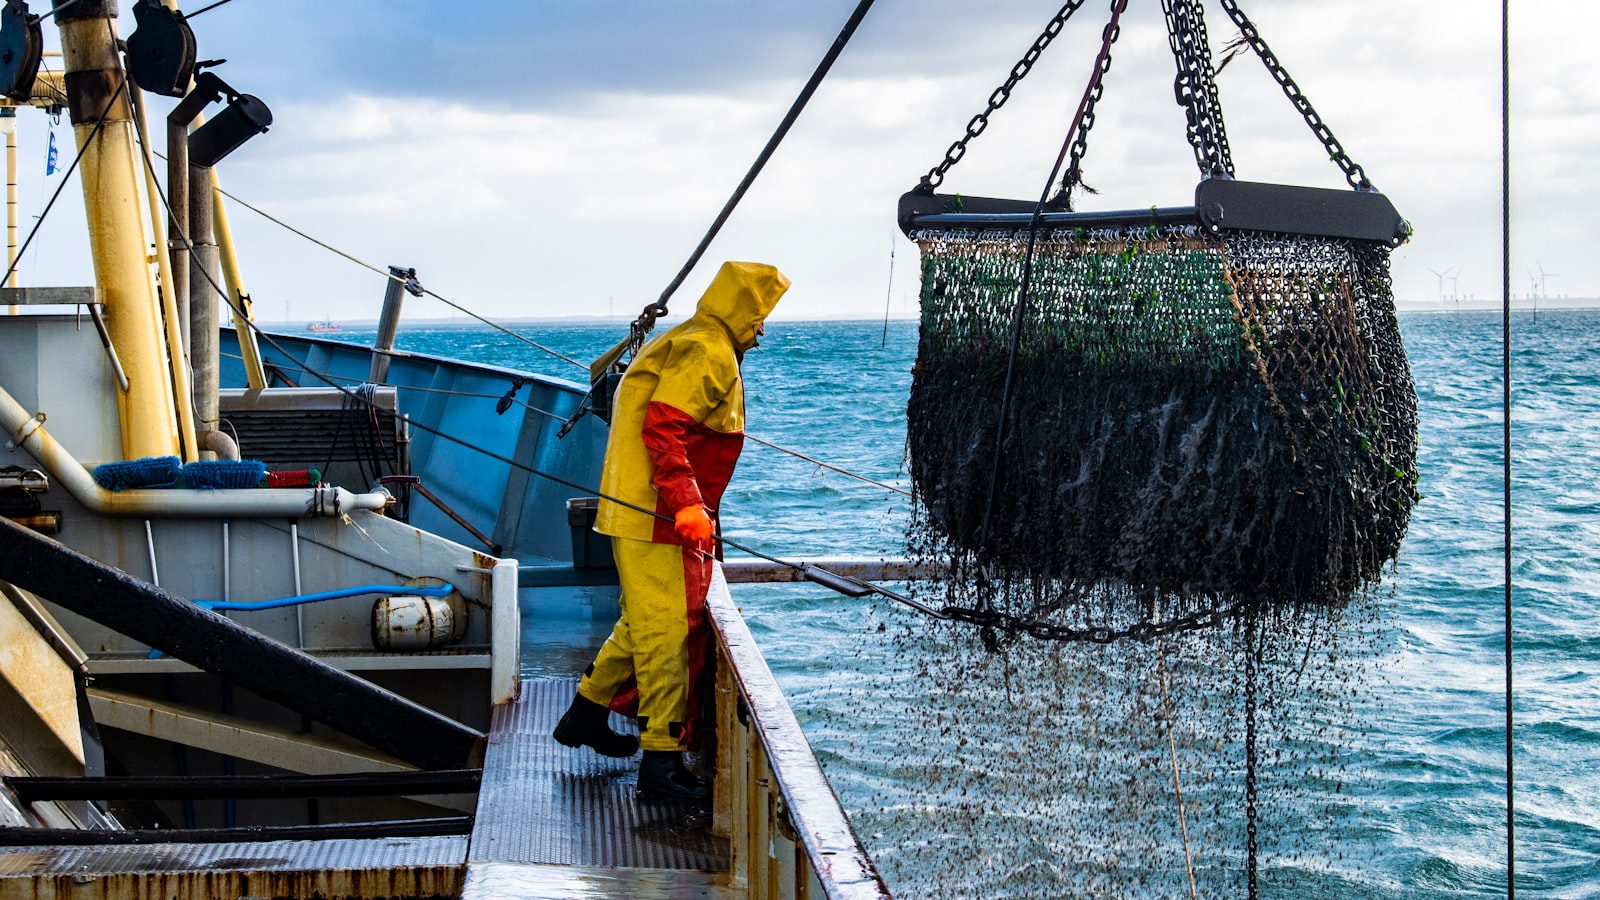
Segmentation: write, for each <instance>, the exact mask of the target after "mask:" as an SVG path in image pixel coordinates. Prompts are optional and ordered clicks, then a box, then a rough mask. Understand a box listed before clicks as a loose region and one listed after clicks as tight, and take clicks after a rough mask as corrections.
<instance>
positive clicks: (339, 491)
mask: <svg viewBox="0 0 1600 900" xmlns="http://www.w3.org/2000/svg"><path fill="white" fill-rule="evenodd" d="M44 418H45V417H44V415H43V414H42V413H41V414H40V415H38V416H32V415H29V414H28V411H27V410H25V409H23V408H22V405H21V404H19V403H17V401H16V400H15V399H14V398H13V397H12V396H11V394H10V393H8V392H7V391H6V390H5V388H0V432H3V433H4V434H5V436H6V438H7V440H8V441H9V442H10V444H9V447H8V449H10V448H12V447H21V448H22V449H24V450H26V451H28V455H30V456H32V457H33V458H34V459H36V460H38V462H39V464H40V465H42V466H44V467H45V470H46V471H48V472H49V473H50V477H52V478H54V479H55V480H56V482H57V483H58V484H60V485H61V486H62V487H64V488H66V489H67V493H69V494H71V495H72V498H73V499H74V500H77V501H78V502H79V503H81V504H83V505H84V506H86V507H88V508H89V509H91V510H93V511H94V512H97V513H101V514H103V515H108V516H141V517H149V518H173V517H195V518H214V517H218V516H238V517H240V518H260V519H266V518H279V519H304V518H309V517H312V516H342V515H344V514H345V513H348V512H350V511H352V510H357V509H371V510H380V509H384V508H386V507H387V506H388V505H389V504H391V503H393V502H394V497H393V496H392V495H391V494H390V493H389V492H388V491H385V490H381V489H380V490H376V491H372V492H370V493H366V494H353V493H351V492H349V491H347V490H345V489H344V488H340V487H316V488H266V489H261V488H251V489H247V490H238V491H220V490H219V491H195V490H178V489H161V490H133V491H108V490H106V489H105V488H103V487H101V486H100V485H98V484H96V483H95V480H94V477H93V476H92V475H90V474H89V472H88V470H87V469H85V468H84V467H83V464H82V463H80V462H78V461H77V460H76V459H74V458H73V456H72V454H70V453H68V452H67V450H66V448H64V447H62V446H61V445H60V444H58V443H56V439H55V438H53V437H51V436H50V433H49V432H47V431H45V428H44Z"/></svg>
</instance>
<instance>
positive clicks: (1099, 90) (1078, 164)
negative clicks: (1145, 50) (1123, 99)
mask: <svg viewBox="0 0 1600 900" xmlns="http://www.w3.org/2000/svg"><path fill="white" fill-rule="evenodd" d="M1121 33H1122V25H1121V23H1120V22H1117V21H1112V22H1110V23H1108V24H1107V25H1106V30H1105V31H1103V32H1101V40H1102V41H1103V42H1104V43H1105V46H1106V52H1105V53H1104V54H1103V55H1102V56H1101V57H1100V71H1099V72H1098V73H1096V74H1095V76H1094V87H1093V88H1092V89H1091V91H1090V93H1089V102H1088V103H1087V104H1085V105H1084V107H1083V116H1082V118H1080V119H1079V120H1078V133H1077V137H1076V138H1074V139H1073V142H1072V156H1071V161H1070V162H1069V163H1068V164H1067V174H1066V175H1064V176H1062V178H1061V193H1060V194H1059V195H1058V197H1057V199H1058V201H1059V203H1060V205H1062V206H1064V207H1066V208H1067V209H1071V208H1072V192H1073V190H1074V189H1075V188H1077V187H1078V186H1079V185H1081V184H1083V172H1082V166H1083V155H1084V153H1085V152H1087V151H1088V149H1089V129H1091V128H1093V127H1094V108H1095V104H1097V103H1099V102H1100V97H1101V96H1102V95H1103V94H1105V92H1106V81H1105V78H1106V73H1108V72H1110V71H1111V45H1112V44H1115V43H1116V42H1117V37H1118V36H1120V35H1121Z"/></svg>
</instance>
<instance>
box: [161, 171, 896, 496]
mask: <svg viewBox="0 0 1600 900" xmlns="http://www.w3.org/2000/svg"><path fill="white" fill-rule="evenodd" d="M156 155H157V156H161V154H159V153H157V154H156ZM162 158H165V157H162ZM216 190H217V193H219V194H222V195H223V196H224V197H227V198H228V199H229V200H232V201H233V202H235V203H237V204H239V205H240V206H242V207H244V208H245V209H248V210H250V211H251V212H253V213H255V214H256V215H258V216H261V217H262V218H264V219H266V220H267V221H269V222H271V223H273V224H274V225H277V226H278V227H280V228H283V229H284V230H286V231H289V232H290V233H292V234H295V235H298V236H299V237H302V238H304V239H305V240H307V241H310V242H311V243H313V244H316V245H317V246H318V247H321V248H323V249H324V250H327V251H328V252H330V253H333V254H334V255H336V256H340V257H343V258H344V259H346V260H349V261H350V262H353V263H355V264H356V265H358V266H361V267H362V268H364V269H367V270H369V271H371V272H373V273H375V274H378V275H381V276H383V277H384V278H387V279H389V280H391V281H395V282H398V283H400V284H404V283H406V281H405V279H404V278H400V277H398V276H396V275H395V274H394V273H392V272H390V271H389V270H388V269H386V268H380V267H378V266H375V265H373V264H372V263H370V262H367V261H366V260H364V259H362V258H361V257H359V256H356V255H355V254H353V253H350V252H348V251H346V250H342V249H340V248H338V247H336V246H334V245H333V244H330V243H328V242H327V241H324V240H322V239H321V238H318V237H316V236H314V235H312V234H309V233H307V232H305V231H303V230H301V229H300V228H297V227H295V226H294V225H291V224H289V223H288V222H285V221H283V220H282V219H280V218H278V217H277V216H274V215H272V214H271V213H269V212H267V211H266V210H264V209H261V208H260V207H258V206H255V205H254V204H252V203H250V202H249V201H247V200H242V199H240V198H239V196H238V195H236V194H233V193H230V192H228V191H226V190H223V189H222V188H217V189H216ZM423 293H424V294H426V295H428V296H430V297H432V298H434V299H435V300H438V301H440V302H442V303H444V304H445V305H447V306H450V307H452V308H454V309H457V310H460V311H461V312H463V313H465V314H467V315H468V316H471V317H472V318H474V319H476V320H478V321H479V322H482V323H483V324H485V325H488V326H489V327H490V328H493V329H494V330H496V331H499V332H501V333H503V334H506V335H509V336H511V337H513V338H516V339H517V340H519V341H521V342H523V343H524V344H527V345H529V346H531V347H533V348H534V349H536V350H541V351H543V352H545V353H548V354H550V355H551V356H554V357H556V358H557V359H560V360H563V361H565V362H569V363H572V364H573V365H575V366H579V367H581V368H583V369H585V370H587V369H588V368H589V367H588V366H587V365H586V364H584V363H583V362H580V361H579V360H577V359H574V358H572V357H571V356H568V355H566V354H565V353H562V352H560V351H559V350H555V349H553V348H551V347H547V346H545V345H544V344H541V343H539V342H538V341H535V340H533V339H532V338H529V337H527V336H525V335H523V334H521V333H519V332H516V331H513V330H511V329H510V328H507V327H506V326H504V325H501V324H500V323H498V322H495V321H493V320H492V319H489V318H486V317H484V316H482V315H480V314H479V313H476V312H473V311H472V310H470V309H468V308H467V307H465V306H462V305H461V304H459V303H456V302H454V301H452V300H447V299H445V298H444V297H441V296H439V295H438V294H436V293H434V292H433V291H432V290H430V289H428V288H423ZM408 390H426V389H425V388H408ZM519 402H520V401H519ZM522 405H524V406H526V404H522ZM528 408H529V409H533V411H534V412H537V413H540V414H541V415H546V416H552V417H554V418H558V419H560V420H561V421H562V422H565V421H567V417H565V416H555V415H554V414H553V413H550V412H548V411H546V410H542V409H537V408H535V407H528ZM745 437H746V438H748V439H750V440H752V441H755V442H756V443H758V444H761V445H763V446H765V447H769V448H771V449H773V450H776V451H778V452H779V453H786V454H788V455H790V456H793V457H794V458H796V459H800V460H804V461H805V462H808V463H812V464H813V465H817V466H820V467H822V468H824V469H827V470H829V471H830V472H837V473H839V474H840V475H844V476H847V477H849V478H853V479H855V480H856V481H860V482H862V483H864V484H870V485H873V486H874V487H879V488H882V489H884V490H886V491H892V492H894V493H897V494H902V495H904V496H907V497H909V496H911V492H910V491H908V490H906V489H905V488H902V487H897V486H895V485H892V484H886V483H884V482H881V481H877V480H874V479H872V478H869V477H867V476H865V475H862V474H860V473H857V472H852V471H850V470H849V469H846V468H844V467H843V466H839V465H835V464H833V463H828V462H823V461H822V460H820V459H817V458H815V457H813V456H809V455H807V454H805V453H801V452H800V451H798V450H794V449H791V448H789V447H784V446H781V445H779V444H775V443H773V442H771V441H768V440H764V439H762V438H759V437H756V436H755V435H752V434H748V433H747V434H746V435H745Z"/></svg>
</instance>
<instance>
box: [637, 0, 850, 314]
mask: <svg viewBox="0 0 1600 900" xmlns="http://www.w3.org/2000/svg"><path fill="white" fill-rule="evenodd" d="M873 2H874V0H861V2H859V3H857V4H856V8H855V11H854V12H852V13H850V18H849V19H847V20H845V23H844V27H843V28H842V29H840V31H839V36H838V37H836V38H834V39H833V44H832V45H831V46H829V47H828V52H827V53H825V54H823V56H822V61H821V62H819V63H817V68H816V69H815V70H814V71H813V72H812V73H811V77H810V78H809V79H808V80H807V81H806V83H805V87H802V88H801V89H800V94H799V96H797V97H795V98H794V102H793V103H791V104H790V105H789V111H788V113H786V114H785V115H784V117H783V121H781V122H779V123H778V128H777V130H776V131H774V132H772V136H771V137H769V138H767V143H766V146H764V147H762V148H761V152H760V153H759V154H757V155H756V159H755V162H753V163H751V164H750V168H749V170H748V171H746V172H745V173H744V178H743V179H741V180H740V181H739V184H738V186H737V187H735V188H734V189H733V194H732V195H731V196H729V197H728V202H726V203H724V204H723V205H722V211H721V212H719V213H717V217H716V218H715V219H713V220H712V221H711V227H710V228H707V229H706V233H705V234H704V235H703V236H702V237H701V238H700V243H699V244H698V245H696V246H695V248H694V252H692V253H690V254H689V258H688V259H687V260H685V261H684V263H683V267H682V268H681V269H679V270H678V274H677V275H675V276H673V279H672V280H671V281H670V282H668V283H667V286H666V288H665V289H664V290H663V291H662V292H661V296H660V297H657V298H656V300H655V302H654V303H650V304H647V305H646V306H645V308H644V310H643V311H641V312H640V313H639V317H638V318H637V319H635V320H634V322H633V325H632V326H631V330H632V335H633V340H634V341H635V342H638V341H641V340H642V339H643V337H644V335H645V334H647V333H648V332H649V331H650V329H651V328H653V327H655V323H656V320H657V319H659V318H661V317H662V316H664V315H666V314H667V301H669V300H671V299H672V295H673V294H674V293H676V292H677V290H678V288H679V287H680V286H681V285H682V284H683V282H684V279H686V278H688V277H689V273H690V272H691V271H693V270H694V267H695V265H696V264H698V263H699V262H700V258H701V257H702V256H704V255H705V252H706V250H707V249H709V248H710V246H711V242H712V241H713V240H715V239H716V237H717V233H718V232H720V231H722V226H723V225H725V224H727V221H728V217H729V216H732V215H733V211H734V209H735V208H736V207H737V206H738V205H739V201H741V200H743V199H744V195H745V193H746V192H747V191H749V190H750V186H751V185H752V184H755V180H756V177H757V176H759V175H760V174H761V170H762V169H764V168H766V165H767V160H769V159H771V158H772V154H773V153H775V152H776V151H777V149H778V145H779V144H782V143H783V139H784V138H785V137H786V136H788V134H789V129H790V128H793V127H794V123H795V122H796V121H797V120H798V119H799V118H800V113H801V112H802V111H804V110H805V108H806V104H807V103H809V102H810V101H811V95H812V94H815V93H816V92H817V88H818V87H820V86H821V85H822V80H823V79H824V78H826V77H827V75H828V71H829V70H830V69H832V68H833V63H834V61H835V60H837V59H838V58H839V54H840V53H843V52H844V48H845V45H847V44H849V43H850V38H851V37H852V36H854V35H855V33H856V27H857V26H859V25H860V24H861V20H862V19H865V18H866V17H867V11H868V10H870V9H872V4H873Z"/></svg>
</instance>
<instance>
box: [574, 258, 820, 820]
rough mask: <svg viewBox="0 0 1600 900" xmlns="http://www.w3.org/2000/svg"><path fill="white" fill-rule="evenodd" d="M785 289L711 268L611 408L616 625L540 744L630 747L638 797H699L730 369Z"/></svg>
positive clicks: (603, 510)
mask: <svg viewBox="0 0 1600 900" xmlns="http://www.w3.org/2000/svg"><path fill="white" fill-rule="evenodd" d="M788 289H789V279H788V278H785V277H784V276H783V273H781V272H779V271H778V270H777V269H775V268H773V267H772V266H768V265H762V264H760V263H746V262H727V263H723V264H722V268H721V269H720V270H719V271H718V272H717V275H716V277H715V278H714V279H712V282H711V286H710V287H708V288H707V289H706V292H705V295H704V296H702V297H701V298H700V304H699V306H698V307H697V308H696V309H695V313H694V315H693V316H691V317H690V318H689V319H688V321H686V322H684V323H683V324H681V325H678V326H677V327H675V328H673V329H671V330H670V331H668V332H667V333H666V334H663V335H661V336H660V337H658V338H656V339H655V340H653V341H651V342H650V343H649V344H647V345H646V346H645V348H644V349H643V350H642V351H641V352H640V353H639V356H638V358H637V359H635V360H634V361H633V363H632V364H631V365H630V366H629V367H628V374H627V375H626V376H625V377H624V378H623V379H622V383H621V384H620V385H619V386H618V388H617V394H616V398H615V400H614V401H613V414H612V420H611V439H610V441H609V443H608V444H607V445H606V459H605V469H604V471H603V473H602V474H601V476H600V493H601V495H602V496H601V500H600V509H599V513H598V516H597V518H596V521H595V530H596V531H598V532H600V533H601V534H605V535H609V536H610V537H611V548H612V553H613V554H614V555H615V557H616V561H617V574H618V575H619V576H620V578H621V582H622V598H621V603H622V615H621V616H620V617H619V618H618V619H617V624H616V627H614V628H613V629H612V630H611V636H610V637H609V638H607V639H606V642H605V645H604V646H602V647H601V648H600V652H599V654H598V655H597V656H596V657H595V660H594V662H593V663H592V664H590V666H589V668H588V669H586V670H584V675H583V679H582V680H581V681H580V682H579V683H578V693H577V696H575V697H573V699H572V706H571V707H570V708H569V709H568V710H567V712H566V714H565V715H563V716H562V717H561V722H560V723H559V724H557V725H556V729H555V734H554V737H555V739H556V740H557V741H559V742H560V743H562V744H564V745H566V746H568V747H579V746H587V747H590V748H592V749H593V750H594V751H595V752H596V753H599V754H601V755H603V756H612V757H618V758H625V757H629V756H632V755H633V754H634V752H635V751H636V750H637V749H638V748H639V747H641V746H642V747H643V748H644V759H643V761H642V762H641V763H640V765H639V790H640V792H641V793H644V794H648V795H655V796H664V797H672V798H678V799H686V800H695V801H702V802H703V801H705V800H706V799H708V798H709V796H710V790H709V788H708V786H707V785H706V784H705V783H704V782H703V781H701V780H700V779H698V778H696V777H695V776H694V774H693V773H691V772H690V771H689V769H688V767H687V766H685V765H684V762H683V751H684V750H685V749H687V748H691V747H695V746H697V739H698V738H699V737H700V736H701V730H702V729H703V728H704V725H703V721H704V715H703V714H704V713H705V712H706V711H705V710H702V709H701V708H700V707H701V703H700V697H701V695H702V688H703V687H704V685H703V684H702V683H701V682H702V676H703V675H705V674H706V673H707V671H708V664H709V662H710V659H711V641H710V637H711V635H710V623H709V621H708V619H707V616H706V591H707V589H708V588H709V587H710V584H711V571H712V565H713V560H714V558H715V556H716V555H718V549H717V546H716V542H715V540H714V539H713V538H712V535H714V534H716V533H717V532H718V531H719V529H718V527H717V508H718V505H719V504H720V502H721V500H722V493H723V491H724V490H725V489H726V488H727V486H728V481H729V479H730V478H732V476H733V468H734V465H735V463H737V462H738V459H739V451H740V449H741V448H742V447H743V444H744V386H743V382H742V381H741V379H740V374H739V366H740V363H741V362H743V360H744V354H745V352H746V351H749V350H751V349H753V348H754V347H755V346H756V343H757V341H758V339H759V338H760V337H761V335H762V334H763V333H764V332H765V321H766V318H767V315H768V314H769V313H771V312H772V308H773V307H774V306H776V305H777V303H778V299H779V298H780V297H782V296H783V293H784V291H786V290H788ZM641 510H653V511H654V513H655V514H654V515H653V516H652V515H650V514H648V513H645V512H643V511H641ZM612 710H617V711H619V712H624V713H628V712H633V713H635V714H636V715H637V718H638V721H639V737H638V738H634V737H633V736H631V735H623V734H618V733H617V732H615V731H612V730H611V727H610V725H609V724H608V721H607V719H608V716H609V714H610V712H611V711H612Z"/></svg>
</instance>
